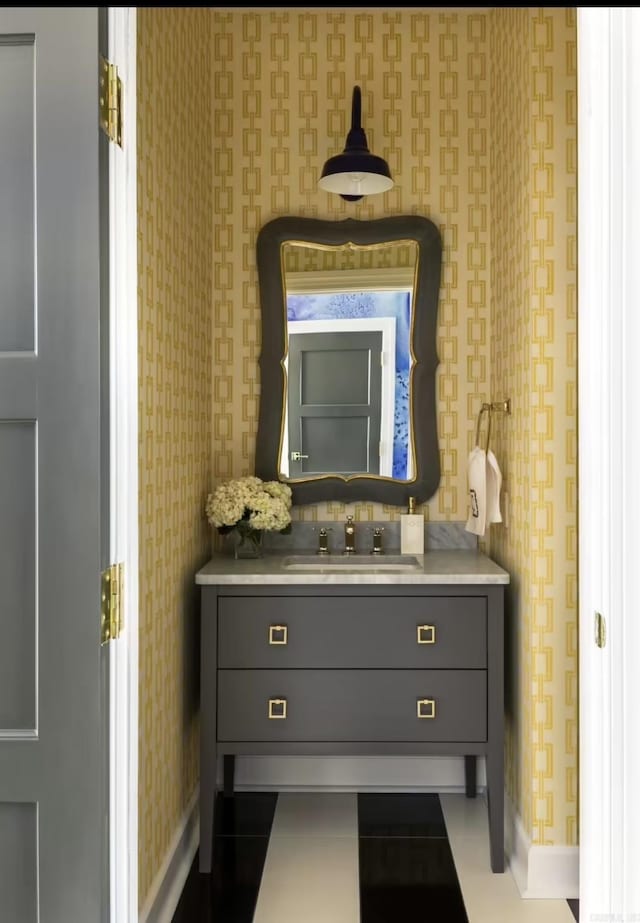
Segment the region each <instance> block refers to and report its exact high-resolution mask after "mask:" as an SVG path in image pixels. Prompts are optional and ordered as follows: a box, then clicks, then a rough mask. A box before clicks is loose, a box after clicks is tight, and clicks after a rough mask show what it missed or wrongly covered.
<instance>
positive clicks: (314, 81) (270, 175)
mask: <svg viewBox="0 0 640 923" xmlns="http://www.w3.org/2000/svg"><path fill="white" fill-rule="evenodd" d="M213 20H214V26H213V32H214V38H213V42H214V53H213V125H214V175H213V183H214V211H215V214H214V250H213V259H214V351H215V355H214V373H213V394H214V408H215V414H214V430H213V455H214V478H215V479H216V480H219V479H220V480H222V479H224V478H227V477H235V476H238V475H242V474H250V473H253V465H254V453H255V441H256V428H257V419H258V401H259V388H260V386H259V381H258V369H257V361H258V356H259V352H260V307H259V291H258V280H257V270H256V258H255V245H256V236H257V233H258V230H259V229H260V227H261V226H262V225H263V224H265V223H266V222H267V221H270V220H271V219H272V218H274V217H277V216H278V215H287V214H297V215H303V216H306V217H316V218H329V219H332V220H340V219H342V218H346V217H352V218H359V219H368V218H380V217H383V216H388V215H400V214H420V215H425V216H427V217H430V218H431V219H432V220H433V221H435V223H436V224H437V225H438V226H439V228H440V231H441V234H442V236H443V243H444V255H443V270H442V290H441V296H440V309H439V327H438V353H439V356H440V362H441V364H440V368H439V370H438V379H437V395H438V422H439V440H440V452H441V464H442V481H441V487H440V490H439V491H438V493H437V494H436V496H435V497H434V498H433V499H432V500H431V501H430V502H429V503H428V504H427V505H426V508H425V513H426V515H427V516H428V517H429V518H431V519H454V520H455V519H458V520H460V519H466V515H467V508H466V480H465V478H466V475H465V462H466V457H467V454H468V452H469V450H470V449H471V440H472V438H473V434H472V431H473V424H474V420H475V414H476V412H477V410H478V407H479V404H480V403H481V402H482V401H483V400H486V399H487V392H488V387H489V337H488V325H489V254H488V246H489V186H488V171H489V147H488V141H487V134H488V130H489V99H488V91H489V85H488V58H487V55H488V33H487V18H486V15H485V14H484V13H481V14H473V13H469V14H461V13H428V12H416V13H413V12H410V11H406V10H405V11H402V12H396V11H390V12H384V11H376V12H373V13H363V12H354V11H347V10H345V11H339V10H336V11H326V10H323V11H317V12H316V11H309V10H300V11H294V10H278V11H276V12H244V11H226V12H223V11H218V10H214V11H213ZM356 84H358V85H359V86H360V87H361V89H362V124H363V127H364V129H365V132H366V134H367V139H368V142H369V148H370V150H371V151H373V152H374V153H376V154H379V155H381V156H383V157H385V158H386V159H387V161H388V163H389V166H390V168H391V172H392V175H393V176H394V178H395V181H396V185H395V186H394V187H393V189H391V190H390V191H389V192H388V193H385V194H384V195H378V196H371V197H369V198H365V199H364V200H362V201H361V202H360V203H345V202H344V201H343V200H342V199H340V198H339V197H338V196H335V195H329V194H327V193H323V192H320V191H319V190H318V188H317V180H318V176H319V173H320V170H321V169H322V165H323V163H324V161H325V160H326V159H327V157H329V156H330V155H332V154H334V153H338V152H339V151H341V150H342V149H343V147H344V142H345V138H346V134H347V131H348V129H349V126H350V119H351V96H352V92H353V87H354V85H356ZM344 511H345V506H344V504H341V503H327V504H318V505H312V506H307V507H300V508H297V509H296V510H295V515H296V516H298V517H299V518H303V519H342V518H343V517H344ZM401 512H402V511H401V510H400V509H399V508H397V507H384V508H382V507H380V506H379V505H378V504H374V503H358V504H355V515H356V518H362V519H394V518H397V516H398V515H399V513H401Z"/></svg>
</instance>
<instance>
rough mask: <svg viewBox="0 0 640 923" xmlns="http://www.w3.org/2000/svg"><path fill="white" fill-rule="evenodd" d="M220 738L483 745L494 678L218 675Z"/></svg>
mask: <svg viewBox="0 0 640 923" xmlns="http://www.w3.org/2000/svg"><path fill="white" fill-rule="evenodd" d="M419 712H420V714H421V717H419V716H418V713H419ZM217 737H218V740H220V741H278V740H280V741H300V742H302V741H347V742H348V741H434V742H436V741H460V742H463V741H484V740H486V738H487V674H486V671H485V670H219V671H218V730H217Z"/></svg>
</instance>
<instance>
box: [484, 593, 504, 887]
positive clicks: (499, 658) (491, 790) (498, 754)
mask: <svg viewBox="0 0 640 923" xmlns="http://www.w3.org/2000/svg"><path fill="white" fill-rule="evenodd" d="M487 597H488V599H487V602H488V609H487V615H488V618H487V629H488V645H487V650H488V655H489V657H488V662H489V677H490V679H489V697H488V698H489V701H488V746H487V797H488V799H489V847H490V851H491V871H492V872H504V636H503V617H504V600H503V596H502V593H501V592H500V588H499V587H487Z"/></svg>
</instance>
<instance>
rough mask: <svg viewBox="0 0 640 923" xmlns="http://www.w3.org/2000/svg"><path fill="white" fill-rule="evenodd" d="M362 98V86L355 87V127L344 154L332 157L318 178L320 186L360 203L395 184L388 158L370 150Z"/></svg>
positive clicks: (349, 200)
mask: <svg viewBox="0 0 640 923" xmlns="http://www.w3.org/2000/svg"><path fill="white" fill-rule="evenodd" d="M361 109H362V98H361V94H360V87H357V86H356V87H354V88H353V100H352V103H351V130H350V131H349V134H348V135H347V142H346V144H345V148H344V151H343V152H342V154H336V156H335V157H330V158H329V160H327V162H326V163H325V165H324V167H323V168H322V175H321V177H320V179H319V180H318V186H319V187H320V189H324V190H325V192H335V193H337V194H338V195H339V196H340V197H341V198H343V199H345V200H346V201H347V202H358V201H359V200H360V199H361V198H362V197H363V196H366V195H373V194H374V193H376V192H387V190H388V189H391V187H392V186H393V180H392V179H391V171H390V170H389V166H388V164H387V162H386V160H383V159H382V157H376V156H375V154H372V153H370V151H369V148H368V146H367V136H366V135H365V133H364V130H363V128H362V126H361V124H360V113H361Z"/></svg>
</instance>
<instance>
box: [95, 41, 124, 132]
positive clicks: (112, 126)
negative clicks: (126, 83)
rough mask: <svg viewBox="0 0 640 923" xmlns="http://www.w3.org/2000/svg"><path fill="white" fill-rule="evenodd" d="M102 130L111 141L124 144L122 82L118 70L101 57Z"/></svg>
mask: <svg viewBox="0 0 640 923" xmlns="http://www.w3.org/2000/svg"><path fill="white" fill-rule="evenodd" d="M99 79H100V128H101V129H102V130H103V132H104V133H105V134H106V136H107V138H108V139H109V141H115V142H116V143H117V144H119V145H120V147H122V146H123V144H122V104H123V99H122V97H123V91H122V80H120V78H119V77H118V68H117V67H116V65H115V64H110V63H109V61H107V60H106V58H103V57H102V55H100V63H99Z"/></svg>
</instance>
